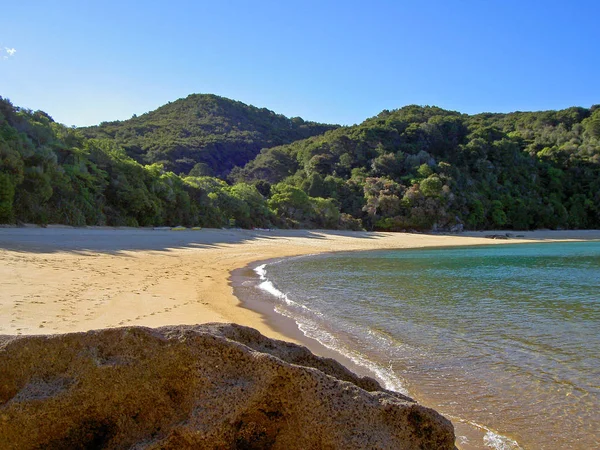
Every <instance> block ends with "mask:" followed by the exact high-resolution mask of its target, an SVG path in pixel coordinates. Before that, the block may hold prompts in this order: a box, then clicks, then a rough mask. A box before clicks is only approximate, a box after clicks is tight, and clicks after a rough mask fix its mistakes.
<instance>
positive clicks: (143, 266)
mask: <svg viewBox="0 0 600 450" xmlns="http://www.w3.org/2000/svg"><path fill="white" fill-rule="evenodd" d="M487 234H492V232H485V233H463V234H460V235H432V234H409V233H368V232H335V231H301V230H295V231H246V230H209V229H205V230H199V231H191V230H189V231H168V230H149V229H112V228H85V229H81V228H67V227H53V228H46V229H41V228H0V334H49V333H65V332H73V331H85V330H90V329H97V328H106V327H117V326H123V325H145V326H150V327H156V326H160V325H173V324H196V323H206V322H237V323H240V324H243V325H248V326H251V327H254V328H257V329H258V330H260V331H261V332H262V333H263V334H265V335H267V336H270V337H275V338H279V339H288V340H293V338H292V337H290V336H291V335H290V336H284V335H282V334H281V333H280V332H278V331H276V330H275V329H273V327H271V326H269V324H268V322H267V321H266V318H265V317H263V316H262V315H260V314H259V313H257V312H254V311H251V310H249V309H246V308H243V307H240V306H241V305H240V302H239V300H238V299H237V298H236V297H235V296H234V295H233V291H232V288H231V286H230V284H229V277H230V272H231V271H232V270H233V269H236V268H240V267H244V266H246V265H247V264H249V263H250V262H253V261H257V260H265V259H270V258H277V257H283V256H292V255H304V254H312V253H323V252H332V251H350V250H373V249H392V248H417V247H436V246H456V245H478V244H503V243H516V242H529V241H539V240H571V239H573V240H587V239H600V231H577V232H572V231H536V232H527V233H515V234H520V235H524V238H520V239H509V240H491V239H487V238H485V237H483V236H485V235H487Z"/></svg>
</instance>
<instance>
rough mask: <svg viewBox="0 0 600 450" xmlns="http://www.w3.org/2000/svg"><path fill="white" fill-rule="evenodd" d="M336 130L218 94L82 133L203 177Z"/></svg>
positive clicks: (144, 161) (144, 159) (140, 158)
mask: <svg viewBox="0 0 600 450" xmlns="http://www.w3.org/2000/svg"><path fill="white" fill-rule="evenodd" d="M334 128H336V126H334V125H324V124H319V123H315V122H305V121H304V120H303V119H301V118H300V117H294V118H291V119H290V118H287V117H285V116H283V115H281V114H275V113H274V112H273V111H270V110H268V109H265V108H256V107H254V106H249V105H246V104H244V103H241V102H238V101H234V100H229V99H227V98H223V97H218V96H216V95H206V94H193V95H189V96H188V97H186V98H184V99H179V100H176V101H174V102H169V103H168V104H166V105H164V106H161V107H160V108H158V109H156V110H155V111H151V112H149V113H146V114H143V115H141V116H139V117H135V116H134V117H132V118H131V119H129V120H124V121H115V122H103V123H101V124H100V125H98V126H95V127H89V128H82V132H83V133H84V135H85V136H87V137H93V138H108V139H111V140H114V141H115V142H116V143H117V144H118V145H120V146H122V147H123V148H124V149H125V151H126V152H127V154H128V155H129V156H131V157H132V158H134V159H135V160H136V161H138V162H140V163H142V164H152V163H161V164H163V165H164V167H165V169H166V170H170V171H173V172H175V173H186V174H187V173H189V172H190V170H192V169H193V168H194V166H195V165H196V164H197V163H200V164H201V165H200V166H197V168H196V172H198V174H202V175H216V176H223V175H226V174H227V173H228V172H229V171H230V170H231V169H232V168H233V167H234V166H243V165H244V164H246V163H247V162H248V161H250V160H251V159H253V158H254V157H255V156H256V155H257V154H258V152H259V151H260V149H262V148H265V147H273V146H276V145H281V144H287V143H290V142H293V141H296V140H299V139H304V138H307V137H310V136H314V135H317V134H321V133H324V132H325V131H327V130H331V129H334Z"/></svg>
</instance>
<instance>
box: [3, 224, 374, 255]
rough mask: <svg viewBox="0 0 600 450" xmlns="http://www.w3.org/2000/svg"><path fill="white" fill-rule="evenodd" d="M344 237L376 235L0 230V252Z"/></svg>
mask: <svg viewBox="0 0 600 450" xmlns="http://www.w3.org/2000/svg"><path fill="white" fill-rule="evenodd" d="M328 236H348V237H352V238H357V239H378V238H380V237H382V234H380V233H374V232H366V231H354V232H348V231H333V230H331V231H330V230H271V231H263V230H237V229H236V230H229V229H210V228H207V229H202V230H183V231H171V230H153V229H146V228H139V229H138V228H107V227H90V228H69V227H60V228H50V227H49V228H0V249H4V250H11V251H16V252H24V253H55V252H73V253H81V254H85V253H88V252H94V253H106V254H123V255H125V254H124V253H123V252H127V251H159V252H169V251H171V250H176V249H198V248H216V247H219V246H221V245H225V244H236V243H240V242H247V241H253V240H265V239H275V238H308V239H326V238H327V237H328Z"/></svg>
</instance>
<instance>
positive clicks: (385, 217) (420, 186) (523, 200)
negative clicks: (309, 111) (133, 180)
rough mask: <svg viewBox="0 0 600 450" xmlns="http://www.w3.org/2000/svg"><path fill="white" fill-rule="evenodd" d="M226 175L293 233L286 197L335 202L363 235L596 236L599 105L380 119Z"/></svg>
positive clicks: (292, 207)
mask: <svg viewBox="0 0 600 450" xmlns="http://www.w3.org/2000/svg"><path fill="white" fill-rule="evenodd" d="M230 177H231V178H232V179H234V180H236V181H246V182H249V183H254V184H257V186H258V187H259V188H260V190H261V192H263V193H265V194H268V193H269V191H270V193H271V195H272V197H271V200H270V202H271V203H270V204H272V205H273V206H274V207H275V210H276V211H277V212H278V213H279V214H283V215H284V216H285V217H287V218H288V220H289V221H290V222H292V223H294V224H296V223H299V224H302V223H307V222H308V223H309V222H310V220H311V219H310V217H311V215H312V214H313V212H312V211H311V210H310V208H308V209H304V208H303V207H302V205H301V203H297V204H296V203H294V199H293V198H292V196H290V197H289V198H288V199H286V200H285V201H284V202H281V201H279V200H278V199H279V197H278V196H279V193H280V192H282V191H285V192H294V193H295V195H296V196H297V198H298V199H300V197H301V196H302V195H301V194H300V193H299V192H297V191H300V192H301V193H302V194H306V195H308V196H312V197H321V198H327V199H333V201H334V203H335V205H337V206H339V211H340V213H342V214H348V215H350V216H352V217H354V218H358V219H360V220H361V222H362V225H363V226H365V227H366V228H368V229H381V230H403V229H419V230H428V229H432V228H434V229H435V228H438V229H460V228H462V227H465V228H468V229H490V228H508V229H530V228H546V227H547V228H594V227H595V228H598V227H600V107H598V106H594V107H592V108H590V109H585V108H569V109H566V110H562V111H544V112H532V113H520V112H516V113H511V114H478V115H472V116H469V115H466V114H460V113H457V112H453V111H445V110H442V109H440V108H436V107H419V106H407V107H404V108H401V109H399V110H396V111H383V112H382V113H381V114H379V115H378V116H377V117H374V118H371V119H368V120H366V121H365V122H363V123H362V124H360V125H357V126H353V127H346V128H340V129H337V130H334V131H330V132H327V133H325V134H324V135H322V136H316V137H312V138H309V139H306V140H303V141H298V142H295V143H292V144H290V145H286V146H280V147H275V148H270V149H264V150H262V151H261V153H260V154H259V155H258V157H257V158H256V159H255V160H254V161H251V162H250V163H248V164H247V165H246V166H245V167H244V168H243V169H239V168H237V169H235V170H234V171H233V172H232V173H231V175H230Z"/></svg>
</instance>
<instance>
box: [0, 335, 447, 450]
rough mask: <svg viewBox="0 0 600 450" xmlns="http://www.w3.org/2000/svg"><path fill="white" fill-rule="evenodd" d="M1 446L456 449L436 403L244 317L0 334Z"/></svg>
mask: <svg viewBox="0 0 600 450" xmlns="http://www.w3.org/2000/svg"><path fill="white" fill-rule="evenodd" d="M0 443H1V444H0V445H1V446H2V448H6V449H11V448H18V449H26V448H32V449H33V448H69V449H70V448H86V449H88V448H140V449H141V448H144V449H157V448H165V449H166V448H168V449H182V448H183V449H185V448H219V449H227V448H239V449H253V448H256V449H264V448H277V449H293V448H302V449H321V448H326V449H334V448H340V449H350V448H356V449H358V448H386V449H388V448H397V449H436V450H437V449H453V448H454V430H453V427H452V424H451V423H450V422H449V421H448V420H446V419H445V418H443V417H442V416H440V415H439V414H438V413H436V412H435V411H433V410H431V409H429V408H425V407H423V406H420V405H418V404H416V403H415V402H414V401H412V400H411V399H409V398H407V397H404V396H402V395H399V394H396V393H391V392H388V391H385V390H383V389H382V388H381V387H380V386H379V384H378V383H377V382H375V381H374V380H371V379H369V378H359V377H357V376H356V375H354V374H352V373H351V372H350V371H348V370H347V369H345V368H344V367H343V366H341V365H340V364H338V363H337V362H335V361H333V360H331V359H325V358H320V357H317V356H315V355H313V354H312V353H311V352H310V351H308V350H307V349H306V348H304V347H301V346H298V345H295V344H291V343H287V342H282V341H274V340H271V339H268V338H266V337H264V336H262V335H261V334H259V333H258V332H257V331H256V330H253V329H251V328H247V327H242V326H238V325H227V324H208V325H198V326H178V327H163V328H158V329H150V328H141V327H128V328H116V329H106V330H99V331H90V332H87V333H77V334H67V335H55V336H26V337H13V336H2V337H0Z"/></svg>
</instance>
